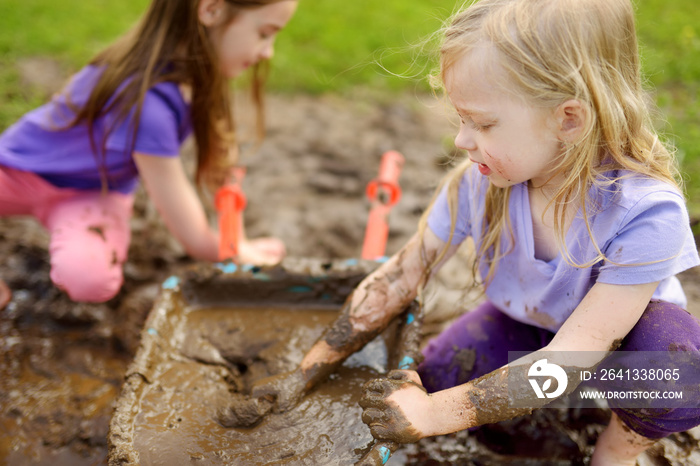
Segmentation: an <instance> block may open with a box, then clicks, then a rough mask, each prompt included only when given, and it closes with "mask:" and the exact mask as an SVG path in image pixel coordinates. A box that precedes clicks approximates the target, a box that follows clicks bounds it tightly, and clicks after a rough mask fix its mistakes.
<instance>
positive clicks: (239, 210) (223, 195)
mask: <svg viewBox="0 0 700 466" xmlns="http://www.w3.org/2000/svg"><path fill="white" fill-rule="evenodd" d="M244 175H245V169H244V168H240V167H237V168H235V169H234V171H233V176H232V178H233V181H232V182H231V183H229V184H226V185H224V186H222V187H220V188H219V189H218V190H217V191H216V196H215V198H214V205H215V206H216V210H217V212H218V214H219V260H225V259H235V258H236V256H237V255H238V243H239V241H240V235H241V232H242V231H243V210H244V209H245V206H246V204H247V199H246V196H245V194H244V193H243V190H242V189H241V185H240V183H241V181H242V180H243V176H244Z"/></svg>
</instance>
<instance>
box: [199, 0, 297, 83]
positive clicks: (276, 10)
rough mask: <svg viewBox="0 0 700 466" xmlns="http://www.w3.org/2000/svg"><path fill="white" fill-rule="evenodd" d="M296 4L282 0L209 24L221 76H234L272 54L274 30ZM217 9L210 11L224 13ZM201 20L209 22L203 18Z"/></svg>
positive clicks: (294, 8)
mask: <svg viewBox="0 0 700 466" xmlns="http://www.w3.org/2000/svg"><path fill="white" fill-rule="evenodd" d="M215 3H221V4H225V2H215ZM296 8H297V2H296V0H282V1H279V2H275V3H270V4H268V5H265V6H262V7H259V8H253V9H244V10H241V11H240V12H238V13H237V14H236V16H235V17H234V18H233V20H232V21H230V22H228V23H224V24H219V25H214V26H213V27H211V28H210V30H209V31H210V37H211V40H212V43H213V45H214V50H215V51H216V53H217V55H218V59H219V63H220V64H221V71H222V73H223V74H224V76H226V77H227V78H229V79H231V78H235V77H237V76H238V75H240V74H241V73H242V72H243V71H245V70H246V69H247V68H250V67H251V66H253V65H255V64H256V63H258V62H259V61H261V60H269V59H270V58H272V55H273V52H274V43H275V38H276V37H277V33H278V32H279V31H280V30H281V29H282V28H284V27H285V26H286V25H287V23H288V22H289V20H290V19H291V18H292V16H293V15H294V12H295V11H296ZM217 11H220V10H216V9H215V10H213V15H215V16H216V15H222V17H223V16H224V13H223V12H221V13H217ZM203 23H204V24H205V26H209V25H208V24H207V23H206V21H204V20H203ZM215 24H216V23H215Z"/></svg>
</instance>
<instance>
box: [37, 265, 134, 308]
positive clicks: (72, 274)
mask: <svg viewBox="0 0 700 466" xmlns="http://www.w3.org/2000/svg"><path fill="white" fill-rule="evenodd" d="M51 281H53V283H54V284H55V285H56V286H57V287H58V288H59V289H61V290H63V291H65V292H66V293H67V294H68V296H69V297H70V299H71V300H73V301H76V302H93V303H101V302H105V301H108V300H110V299H112V298H113V297H114V296H115V295H116V294H117V293H118V292H119V289H120V288H121V286H122V282H123V274H122V268H121V264H120V263H116V262H115V263H107V264H105V263H104V262H102V263H101V261H95V262H94V263H85V262H82V261H71V260H63V261H61V260H56V259H55V258H54V257H52V259H51Z"/></svg>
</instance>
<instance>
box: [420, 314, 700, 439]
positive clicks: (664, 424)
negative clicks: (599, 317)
mask: <svg viewBox="0 0 700 466" xmlns="http://www.w3.org/2000/svg"><path fill="white" fill-rule="evenodd" d="M553 337H554V333H552V332H550V331H548V330H544V329H541V328H538V327H535V326H532V325H527V324H523V323H521V322H518V321H516V320H514V319H511V318H510V317H508V316H507V315H506V314H504V313H502V312H501V311H499V310H498V309H497V308H496V307H494V306H493V304H491V303H490V302H488V301H487V302H485V303H483V304H481V305H480V306H479V307H477V308H476V309H474V310H473V311H471V312H467V313H465V314H464V315H463V316H461V317H460V318H459V319H458V320H457V321H455V322H454V323H453V324H452V325H451V326H450V327H449V328H448V329H446V330H445V331H444V332H442V333H441V334H440V335H438V336H437V337H436V338H434V339H433V340H431V341H430V342H429V343H428V345H427V346H426V348H425V349H424V350H423V354H424V356H425V360H424V361H423V362H422V363H421V364H420V366H419V367H418V373H419V374H420V376H421V380H422V381H423V384H424V385H425V387H426V389H427V390H428V391H429V392H435V391H439V390H444V389H446V388H450V387H453V386H456V385H461V384H463V383H466V382H468V381H470V380H472V379H476V378H478V377H480V376H482V375H484V374H487V373H489V372H491V371H494V370H496V369H498V368H499V367H502V366H504V365H506V364H508V352H509V351H526V352H532V351H537V350H539V349H541V348H543V347H544V346H546V345H547V344H548V343H549V342H550V341H551V340H552V338H553ZM674 350H682V351H687V352H690V354H691V356H692V357H693V360H694V361H698V360H700V321H698V319H696V318H695V317H693V316H692V315H690V314H689V313H688V312H687V311H685V310H684V309H682V308H680V307H678V306H676V305H674V304H671V303H667V302H662V301H652V302H651V303H649V306H647V308H646V310H645V311H644V314H643V315H642V317H641V319H640V320H639V322H638V323H637V324H636V325H635V326H634V328H632V330H631V331H630V333H629V334H628V335H627V336H626V337H625V339H624V340H623V341H622V345H621V346H620V348H619V349H618V351H625V352H631V351H674ZM688 372H692V374H689V375H688V374H684V376H685V377H688V376H691V377H693V378H698V377H700V373H699V372H700V370H698V366H697V364H696V365H694V366H693V367H691V368H689V369H688ZM608 404H609V406H610V408H611V409H612V410H613V411H614V412H615V413H616V414H617V415H618V416H619V417H620V419H622V420H623V422H624V423H625V424H626V425H627V426H629V427H630V428H631V429H632V430H634V431H635V432H637V433H639V434H640V435H643V436H645V437H647V438H652V439H657V438H662V437H665V436H667V435H669V434H671V433H673V432H682V431H685V430H688V429H691V428H693V427H695V426H697V425H700V406H698V403H697V401H693V402H691V403H690V406H687V407H683V408H672V409H659V410H651V411H650V410H646V409H641V408H620V407H618V406H616V405H615V403H613V402H609V403H608Z"/></svg>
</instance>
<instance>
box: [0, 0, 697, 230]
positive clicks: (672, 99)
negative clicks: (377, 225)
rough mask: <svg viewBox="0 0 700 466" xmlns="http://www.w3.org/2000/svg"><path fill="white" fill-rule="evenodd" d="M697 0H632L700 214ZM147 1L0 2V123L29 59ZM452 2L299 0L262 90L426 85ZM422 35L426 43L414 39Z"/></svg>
mask: <svg viewBox="0 0 700 466" xmlns="http://www.w3.org/2000/svg"><path fill="white" fill-rule="evenodd" d="M697 1H698V0H636V7H637V24H638V32H639V37H640V43H641V53H642V59H643V63H644V72H645V75H646V77H647V81H648V85H649V88H650V90H651V91H652V93H653V95H654V97H655V99H656V102H657V104H658V106H659V107H660V109H661V115H663V117H661V118H659V121H658V126H659V129H660V131H662V132H663V133H664V134H665V135H666V137H667V138H669V139H670V140H671V141H672V142H673V143H674V144H675V145H676V146H677V147H678V156H679V158H680V160H681V167H682V170H683V172H684V175H685V180H686V188H687V194H688V198H689V201H690V209H691V213H692V214H693V216H695V217H697V216H700V101H699V93H700V14H699V10H698V3H697ZM147 4H148V0H90V1H85V0H61V1H60V2H56V1H49V0H2V1H0V129H4V128H5V127H7V126H8V125H9V124H11V123H12V122H13V121H14V120H15V119H17V118H18V117H19V116H20V115H21V114H22V113H24V112H26V111H27V110H29V109H31V108H33V107H35V106H36V105H38V104H40V103H41V102H43V100H44V99H46V96H45V95H42V94H41V93H40V92H39V91H38V90H36V89H31V88H28V86H26V85H24V84H23V83H22V82H21V80H20V75H19V73H18V70H17V63H18V62H20V61H21V60H22V59H23V58H27V57H41V58H50V59H52V60H55V61H56V63H58V65H59V66H60V68H61V69H62V70H63V71H64V72H65V73H66V74H68V73H70V72H71V71H75V70H77V69H79V68H80V67H81V66H82V65H83V64H84V63H85V62H86V61H87V60H88V59H89V58H90V57H91V56H92V55H94V54H95V53H96V52H98V51H99V50H100V49H101V48H102V47H104V46H105V45H107V44H108V43H109V42H110V41H112V40H113V39H114V38H116V37H117V36H118V35H119V34H121V33H122V32H123V31H125V30H126V29H127V28H128V27H130V26H131V25H132V24H133V23H134V22H135V21H136V19H137V18H138V17H139V16H140V14H141V13H142V12H143V11H144V10H145V8H146V6H147ZM454 7H455V2H453V1H451V0H447V1H446V0H381V1H377V0H352V1H346V0H301V2H300V5H299V10H298V12H297V14H296V16H295V17H294V18H293V20H292V22H291V23H290V24H289V26H288V27H287V29H286V30H285V31H283V33H282V34H281V35H280V36H279V38H278V40H277V47H276V57H275V60H274V66H273V70H272V75H271V81H270V88H271V89H272V90H274V91H277V92H287V93H296V92H304V93H328V92H331V93H339V94H345V95H349V94H352V93H353V92H355V91H357V90H358V89H371V90H372V91H373V92H375V93H376V95H382V96H385V97H386V96H388V97H391V95H393V94H395V93H401V92H415V91H416V90H428V85H427V82H426V79H425V76H426V75H427V73H428V71H430V69H431V68H432V66H433V65H434V62H433V59H434V54H433V53H432V52H433V49H432V48H431V47H430V46H431V45H433V44H434V42H433V43H431V42H429V41H428V39H429V38H430V36H431V35H432V34H433V33H434V32H435V31H436V30H437V29H438V28H439V27H440V25H441V23H442V21H443V20H444V19H445V18H446V17H448V16H449V15H450V14H451V13H452V10H453V8H454ZM426 42H427V46H420V44H424V43H426Z"/></svg>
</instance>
